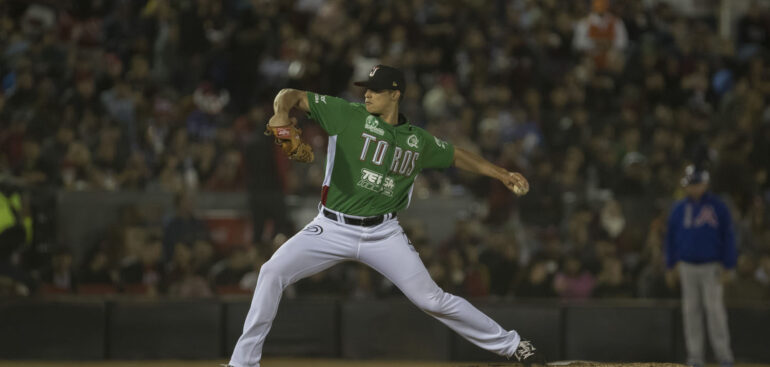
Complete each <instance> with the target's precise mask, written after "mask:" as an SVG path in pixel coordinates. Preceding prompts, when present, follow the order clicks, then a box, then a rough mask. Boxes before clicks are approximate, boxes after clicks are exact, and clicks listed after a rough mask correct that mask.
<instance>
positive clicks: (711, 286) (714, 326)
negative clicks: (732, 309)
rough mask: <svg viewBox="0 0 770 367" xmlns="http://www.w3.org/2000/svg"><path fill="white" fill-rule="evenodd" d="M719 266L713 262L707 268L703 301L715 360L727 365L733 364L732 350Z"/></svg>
mask: <svg viewBox="0 0 770 367" xmlns="http://www.w3.org/2000/svg"><path fill="white" fill-rule="evenodd" d="M720 267H721V266H720V265H718V264H714V265H713V269H708V270H709V271H708V273H707V275H705V276H704V278H705V279H704V281H705V282H704V288H703V303H704V304H705V308H706V323H707V325H708V331H709V339H710V341H711V347H712V349H713V350H714V354H715V355H716V358H717V362H719V363H720V364H721V365H723V366H725V365H727V366H729V365H732V364H733V352H732V349H731V348H730V329H729V328H728V326H727V311H726V310H725V303H724V295H723V287H722V281H721V279H720Z"/></svg>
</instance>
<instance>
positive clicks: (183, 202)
mask: <svg viewBox="0 0 770 367" xmlns="http://www.w3.org/2000/svg"><path fill="white" fill-rule="evenodd" d="M174 207H175V209H176V211H175V212H174V216H173V217H171V218H170V219H169V220H168V221H167V222H166V225H165V226H164V227H163V258H164V259H165V260H166V261H169V260H171V259H172V258H173V252H174V246H176V244H177V243H180V242H182V243H195V241H198V240H205V241H208V240H209V230H208V228H207V227H206V224H205V223H204V222H203V221H202V220H200V219H199V218H198V217H197V216H196V215H195V197H194V195H193V194H192V193H189V192H183V193H179V194H177V195H176V196H174Z"/></svg>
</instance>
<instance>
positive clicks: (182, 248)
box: [167, 243, 212, 297]
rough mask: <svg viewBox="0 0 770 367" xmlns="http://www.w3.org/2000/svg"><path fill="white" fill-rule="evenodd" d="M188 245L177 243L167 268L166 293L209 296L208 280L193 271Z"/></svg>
mask: <svg viewBox="0 0 770 367" xmlns="http://www.w3.org/2000/svg"><path fill="white" fill-rule="evenodd" d="M192 259H193V255H192V251H191V250H190V247H189V246H187V245H186V244H183V243H177V245H176V246H175V248H174V258H173V259H172V260H171V265H170V266H169V270H168V276H167V280H168V294H169V295H171V296H179V297H209V296H211V295H212V292H211V288H209V284H208V282H206V279H204V278H203V277H202V276H200V275H198V274H196V273H195V271H194V270H195V269H194V267H193V261H192Z"/></svg>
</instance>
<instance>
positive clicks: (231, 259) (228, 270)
mask: <svg viewBox="0 0 770 367" xmlns="http://www.w3.org/2000/svg"><path fill="white" fill-rule="evenodd" d="M256 256H257V250H256V248H255V247H254V246H245V245H244V246H233V247H231V249H230V253H229V254H228V255H227V257H226V258H224V259H222V260H220V261H219V262H217V263H216V264H214V266H213V267H212V268H211V272H210V273H209V278H210V279H211V283H212V284H213V286H214V289H215V290H216V291H217V293H221V292H232V291H243V290H241V289H240V288H239V284H240V282H241V279H243V277H244V276H245V275H246V274H247V273H248V272H250V271H251V270H252V269H253V264H254V258H255V257H256Z"/></svg>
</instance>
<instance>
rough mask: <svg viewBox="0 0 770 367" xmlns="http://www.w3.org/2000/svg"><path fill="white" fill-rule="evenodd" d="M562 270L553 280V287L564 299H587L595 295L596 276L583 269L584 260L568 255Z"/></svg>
mask: <svg viewBox="0 0 770 367" xmlns="http://www.w3.org/2000/svg"><path fill="white" fill-rule="evenodd" d="M563 263H564V265H563V266H562V269H563V270H562V271H560V272H558V273H557V274H556V276H555V277H554V280H553V289H554V291H556V293H557V294H558V295H559V297H561V298H562V299H587V298H590V297H591V296H592V295H593V292H594V288H595V287H596V278H595V277H594V276H593V275H592V274H591V273H590V272H588V271H587V270H584V269H583V262H582V261H580V259H578V258H577V257H575V256H567V258H566V259H565V260H564V262H563Z"/></svg>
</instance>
